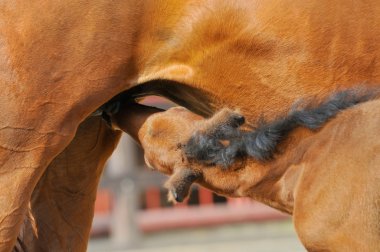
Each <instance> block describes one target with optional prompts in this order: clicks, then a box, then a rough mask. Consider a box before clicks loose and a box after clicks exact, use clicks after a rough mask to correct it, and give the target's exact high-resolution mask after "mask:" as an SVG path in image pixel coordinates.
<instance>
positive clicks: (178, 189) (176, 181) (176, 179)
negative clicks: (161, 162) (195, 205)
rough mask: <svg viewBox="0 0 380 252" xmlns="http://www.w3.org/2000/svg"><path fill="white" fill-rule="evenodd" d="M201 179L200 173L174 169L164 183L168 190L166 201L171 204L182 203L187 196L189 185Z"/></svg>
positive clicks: (186, 169) (187, 169)
mask: <svg viewBox="0 0 380 252" xmlns="http://www.w3.org/2000/svg"><path fill="white" fill-rule="evenodd" d="M200 177H201V173H200V172H197V171H194V170H191V169H189V168H180V169H176V170H175V171H174V173H173V175H171V177H170V178H169V180H168V181H167V182H166V183H165V187H166V188H167V189H168V190H169V192H168V200H169V201H171V202H174V203H176V202H182V201H184V200H185V199H186V198H187V197H188V196H189V192H190V187H191V185H192V184H193V183H194V182H195V181H196V180H197V179H199V178H200Z"/></svg>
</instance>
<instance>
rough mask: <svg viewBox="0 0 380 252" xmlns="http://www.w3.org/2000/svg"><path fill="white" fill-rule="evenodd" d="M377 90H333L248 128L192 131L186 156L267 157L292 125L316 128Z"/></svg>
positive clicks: (224, 161)
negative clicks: (319, 98) (318, 99)
mask: <svg viewBox="0 0 380 252" xmlns="http://www.w3.org/2000/svg"><path fill="white" fill-rule="evenodd" d="M379 94H380V89H379V88H367V87H362V86H360V87H355V88H351V89H347V90H343V91H339V92H336V93H333V94H332V95H330V96H329V97H328V98H327V99H325V100H323V101H322V102H315V99H308V100H305V101H302V102H297V103H295V104H294V105H293V107H292V108H291V109H290V111H289V113H288V114H287V115H286V116H283V117H279V118H277V119H275V120H273V121H270V122H266V121H264V120H259V121H258V122H257V127H256V128H255V129H254V130H252V131H245V130H241V129H239V128H233V127H222V128H221V130H218V131H217V132H218V134H214V135H207V134H202V133H200V132H198V133H195V134H194V135H193V136H192V137H191V139H190V140H189V141H188V143H187V144H186V146H185V152H186V155H187V157H188V158H189V159H190V160H194V161H197V162H201V163H203V164H207V165H215V164H216V165H221V166H223V167H228V166H230V165H231V164H232V163H233V162H234V161H235V160H236V159H239V158H246V157H252V158H254V159H256V160H258V161H267V160H270V159H272V158H273V156H274V154H275V153H276V150H277V146H278V145H279V144H280V143H281V142H282V141H283V140H284V139H285V138H286V137H287V136H288V135H289V133H290V132H291V131H293V130H294V129H296V128H298V127H304V128H308V129H310V130H318V129H320V128H321V127H322V126H323V125H324V124H325V123H326V122H328V121H329V120H330V119H332V118H333V117H335V116H336V115H337V114H338V113H339V112H340V111H342V110H345V109H348V108H350V107H352V106H355V105H356V104H359V103H362V102H366V101H369V100H373V99H375V98H377V97H379ZM222 140H228V142H229V144H228V145H227V146H226V145H225V144H223V143H222V142H221V141H222Z"/></svg>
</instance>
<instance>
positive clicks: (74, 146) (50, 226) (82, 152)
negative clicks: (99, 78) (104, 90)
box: [17, 117, 121, 251]
mask: <svg viewBox="0 0 380 252" xmlns="http://www.w3.org/2000/svg"><path fill="white" fill-rule="evenodd" d="M120 135H121V132H120V131H114V130H112V129H110V128H109V127H107V126H106V124H105V123H104V122H103V120H102V119H101V118H100V117H90V118H88V119H86V120H85V121H84V122H83V123H82V124H81V125H80V126H79V128H78V130H77V132H76V135H75V138H74V139H73V141H72V142H71V143H70V144H69V145H68V147H67V148H66V149H65V150H64V151H63V152H62V153H61V154H59V155H58V156H57V157H56V158H55V159H54V160H53V162H52V163H51V164H50V165H49V166H48V168H47V169H46V171H45V173H44V175H43V176H42V177H41V179H40V181H39V182H38V184H37V186H36V188H35V190H34V192H33V194H32V198H31V203H30V209H29V213H28V216H27V218H26V219H25V222H24V226H23V228H22V232H21V233H20V236H19V238H18V244H17V245H18V246H19V247H21V248H23V247H25V248H28V251H86V247H87V243H88V238H89V233H90V228H91V223H92V218H93V214H94V203H95V198H96V191H97V186H98V182H99V178H100V175H101V173H102V171H103V167H104V164H105V162H106V160H107V159H108V157H109V156H110V155H111V153H112V151H113V150H114V148H115V147H116V145H117V143H118V140H119V138H120Z"/></svg>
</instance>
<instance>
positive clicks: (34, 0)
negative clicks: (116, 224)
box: [0, 0, 380, 251]
mask: <svg viewBox="0 0 380 252" xmlns="http://www.w3.org/2000/svg"><path fill="white" fill-rule="evenodd" d="M379 12H380V3H379V1H377V0H368V1H359V0H355V1H344V0H311V1H302V0H280V1H278V0H267V1H259V0H249V1H247V0H236V1H223V2H221V1H217V0H206V1H200V0H184V1H176V0H146V1H133V0H131V1H112V2H110V1H106V0H91V1H90V0H79V1H78V0H66V1H50V0H13V1H2V2H1V3H0V87H1V89H2V92H1V93H0V104H1V106H2V107H1V108H2V109H1V112H0V163H1V168H0V251H10V250H12V249H13V248H14V246H15V244H16V243H17V249H18V250H26V249H28V250H29V251H46V250H49V251H60V250H73V251H84V250H85V249H86V245H87V240H88V233H89V230H90V223H91V218H92V208H93V199H94V197H95V189H94V188H96V186H97V183H98V180H99V176H100V174H101V170H102V168H101V167H102V166H103V163H104V162H105V160H106V159H107V157H108V156H109V155H110V153H111V152H112V150H113V148H114V147H115V146H116V144H117V141H118V137H119V135H120V134H121V133H120V132H119V131H116V130H113V129H109V128H105V127H106V126H105V125H103V124H102V122H101V120H100V118H97V119H94V118H91V116H90V115H91V114H92V113H93V112H94V111H96V110H97V109H98V108H99V107H101V106H102V105H103V104H105V103H106V102H107V101H109V100H110V99H112V98H113V97H115V96H117V95H120V96H121V97H124V98H125V99H129V100H133V99H137V98H138V97H141V96H144V95H150V94H156V95H162V96H165V97H167V98H169V99H171V100H173V101H174V102H177V103H178V104H180V105H182V106H185V107H187V108H189V109H190V110H191V111H193V112H196V113H198V114H200V115H202V116H211V115H212V114H213V113H214V112H215V111H217V110H219V109H221V108H223V107H228V108H231V109H240V111H241V113H242V114H244V115H245V117H246V121H247V125H253V123H254V122H255V120H256V119H257V118H258V117H259V116H263V117H264V118H265V120H271V119H273V118H276V117H277V116H279V115H281V114H283V113H284V111H285V110H287V109H288V108H289V106H290V105H291V104H293V103H294V102H295V101H296V100H297V99H299V98H302V97H308V96H315V97H317V98H318V97H319V98H323V97H326V96H328V95H329V94H330V93H331V92H332V91H335V90H340V89H344V88H347V87H352V86H354V85H357V83H363V82H365V83H369V84H370V83H380V64H379V61H378V59H379V56H380V30H379V29H378V27H379V26H380V16H379V15H378V13H379ZM373 85H374V84H373ZM121 93H123V94H124V95H121ZM126 109H128V108H126ZM108 112H109V111H108ZM108 112H107V113H108ZM109 136H111V137H109ZM53 160H54V161H53ZM88 174H91V176H88ZM73 178H75V180H77V181H78V183H73V182H72V179H73ZM80 199H86V200H84V201H82V200H80ZM81 215H83V216H82V217H81ZM73 234H75V235H73Z"/></svg>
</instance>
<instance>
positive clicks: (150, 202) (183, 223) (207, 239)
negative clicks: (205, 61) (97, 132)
mask: <svg viewBox="0 0 380 252" xmlns="http://www.w3.org/2000/svg"><path fill="white" fill-rule="evenodd" d="M141 103H143V104H146V105H150V106H155V107H160V108H164V109H166V108H169V107H171V106H174V104H172V103H170V102H168V101H167V100H164V99H162V98H159V97H147V98H145V99H144V100H142V101H141ZM165 180H166V176H164V175H161V174H159V173H158V172H155V171H152V170H150V169H149V168H147V167H146V166H145V164H144V158H143V152H142V150H141V149H140V148H139V146H138V145H137V144H136V143H135V142H134V141H133V140H132V139H131V138H129V137H128V136H127V135H124V136H123V137H122V139H121V141H120V144H119V146H118V148H117V150H116V151H115V152H114V154H113V156H112V157H111V158H110V160H109V162H108V164H107V166H106V168H105V171H104V174H103V177H102V181H101V184H100V187H99V190H98V196H97V200H96V204H95V216H94V221H93V227H92V231H91V240H90V243H89V247H88V251H90V252H103V251H128V252H134V251H136V252H138V251H139V252H158V251H160V252H161V251H162V252H171V251H173V252H174V251H175V252H178V251H181V252H186V251H191V252H203V251H207V252H209V251H210V250H213V249H214V250H215V251H218V252H224V251H235V252H239V251H258V252H261V251H263V252H264V251H265V252H267V251H273V252H277V251H281V252H286V251H291V252H297V251H305V249H304V248H303V247H302V245H301V244H300V242H299V241H298V239H297V237H296V234H295V231H294V228H293V225H292V222H291V219H290V217H289V216H287V215H284V214H282V213H280V212H278V211H277V210H274V209H271V208H269V207H267V206H265V205H263V204H261V203H258V202H254V201H252V200H250V199H247V198H239V199H231V198H225V197H221V196H218V195H216V194H214V193H212V192H211V191H209V190H207V189H205V188H202V187H197V186H193V188H192V192H191V195H190V198H189V200H187V201H186V202H184V203H181V204H176V205H173V204H171V203H168V201H167V191H166V189H164V188H163V184H164V182H165Z"/></svg>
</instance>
